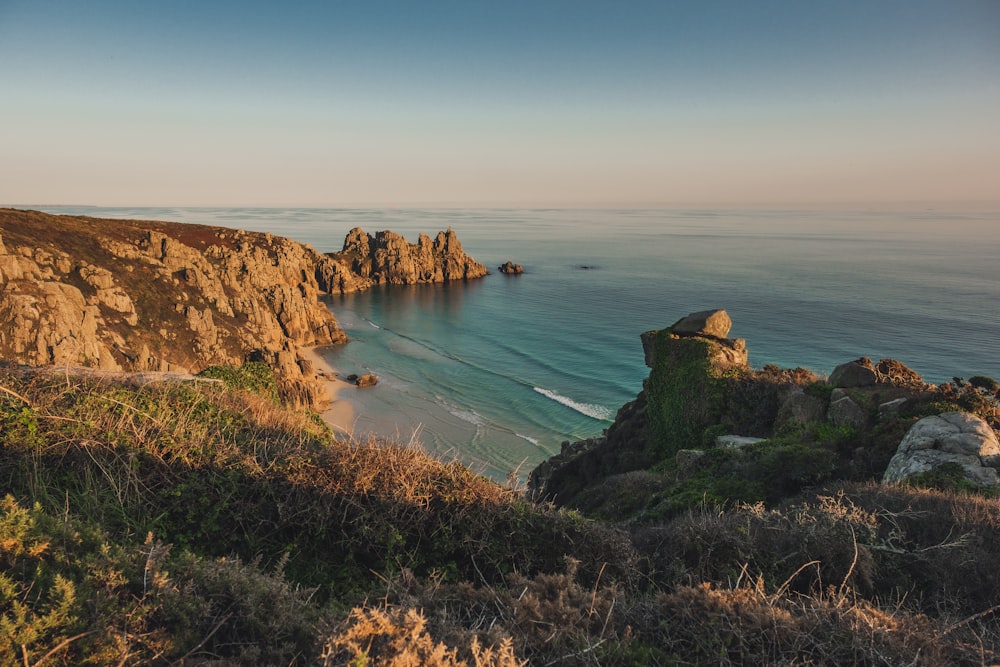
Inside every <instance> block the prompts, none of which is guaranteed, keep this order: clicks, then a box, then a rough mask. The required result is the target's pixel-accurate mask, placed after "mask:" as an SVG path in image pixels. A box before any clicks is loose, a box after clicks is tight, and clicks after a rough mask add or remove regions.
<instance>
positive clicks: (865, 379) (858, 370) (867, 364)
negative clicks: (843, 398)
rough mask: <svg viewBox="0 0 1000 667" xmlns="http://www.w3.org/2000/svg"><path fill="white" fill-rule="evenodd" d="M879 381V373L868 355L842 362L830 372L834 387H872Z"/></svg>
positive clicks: (831, 382)
mask: <svg viewBox="0 0 1000 667" xmlns="http://www.w3.org/2000/svg"><path fill="white" fill-rule="evenodd" d="M877 382H878V375H877V374H876V372H875V368H874V367H873V366H872V362H871V359H868V358H867V357H861V358H860V359H858V360H856V361H848V362H847V363H846V364H841V365H839V366H837V367H836V368H835V369H833V373H830V384H832V385H833V386H834V387H871V386H873V385H875V384H876V383H877Z"/></svg>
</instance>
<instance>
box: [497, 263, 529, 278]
mask: <svg viewBox="0 0 1000 667" xmlns="http://www.w3.org/2000/svg"><path fill="white" fill-rule="evenodd" d="M497 271H499V272H500V273H505V274H507V275H511V276H513V275H519V274H522V273H524V267H523V266H521V265H520V264H515V263H514V262H512V261H510V260H509V259H508V260H507V261H506V262H504V263H503V264H501V265H500V266H498V267H497Z"/></svg>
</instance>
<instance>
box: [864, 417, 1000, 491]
mask: <svg viewBox="0 0 1000 667" xmlns="http://www.w3.org/2000/svg"><path fill="white" fill-rule="evenodd" d="M945 463H956V464H958V465H960V466H961V467H962V472H963V474H964V475H965V477H966V478H967V479H969V480H970V481H972V482H974V483H975V484H979V485H984V486H1000V475H998V474H997V469H998V468H1000V441H998V440H997V435H996V433H995V432H994V431H993V429H992V428H990V426H989V424H987V423H986V422H985V421H983V420H982V419H980V418H979V417H977V416H976V415H973V414H969V413H967V412H946V413H943V414H940V415H934V416H931V417H924V418H923V419H921V420H920V421H918V422H917V423H916V424H914V425H913V426H912V427H910V430H909V431H908V432H907V434H906V436H905V437H904V438H903V440H902V442H900V443H899V448H898V449H897V450H896V454H895V455H894V456H893V457H892V459H891V460H890V461H889V466H888V468H886V471H885V475H883V477H882V481H883V482H899V481H903V480H906V479H908V478H910V477H912V476H914V475H918V474H920V473H923V472H927V471H930V470H933V469H934V468H937V467H938V466H941V465H943V464H945Z"/></svg>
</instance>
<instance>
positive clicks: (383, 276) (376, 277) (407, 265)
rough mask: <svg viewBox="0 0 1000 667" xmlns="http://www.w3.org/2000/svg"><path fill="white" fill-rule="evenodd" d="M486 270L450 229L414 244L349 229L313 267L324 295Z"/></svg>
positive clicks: (446, 278)
mask: <svg viewBox="0 0 1000 667" xmlns="http://www.w3.org/2000/svg"><path fill="white" fill-rule="evenodd" d="M488 273H489V271H487V270H486V267H485V266H484V265H483V264H480V263H479V262H477V261H476V260H475V259H473V258H472V257H470V256H469V255H467V254H466V253H465V251H464V250H463V248H462V243H461V242H460V241H459V240H458V235H457V234H456V233H455V230H453V229H452V228H451V227H449V228H448V230H447V231H443V232H438V235H437V236H436V237H435V238H434V239H433V240H431V238H430V237H429V236H427V235H426V234H421V235H420V236H419V238H418V240H417V242H416V243H410V242H408V241H407V240H406V239H405V238H403V237H402V236H400V235H399V234H396V233H395V232H391V231H381V232H376V233H375V235H374V236H373V235H371V234H368V233H366V232H365V231H364V230H362V229H361V228H360V227H355V228H354V229H352V230H351V231H350V232H348V233H347V237H346V238H345V239H344V247H343V249H342V250H341V251H340V252H337V253H330V254H328V255H326V256H325V259H324V261H323V262H322V263H321V264H320V265H319V270H318V275H319V279H320V284H321V286H322V287H323V289H325V290H326V291H329V292H341V293H347V292H355V291H358V290H363V289H367V288H369V287H371V286H373V285H416V284H424V283H441V282H452V281H458V280H470V279H473V278H482V277H483V276H485V275H487V274H488Z"/></svg>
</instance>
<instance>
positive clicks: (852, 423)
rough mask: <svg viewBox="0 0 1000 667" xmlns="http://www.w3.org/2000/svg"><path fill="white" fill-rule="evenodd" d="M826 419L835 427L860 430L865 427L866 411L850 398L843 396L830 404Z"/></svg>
mask: <svg viewBox="0 0 1000 667" xmlns="http://www.w3.org/2000/svg"><path fill="white" fill-rule="evenodd" d="M826 418H827V419H828V420H830V422H831V423H832V424H833V425H834V426H849V427H851V428H854V429H860V428H861V427H862V426H864V425H865V418H866V415H865V411H864V409H862V407H861V406H860V405H858V404H857V403H855V402H854V399H853V398H851V397H850V396H841V397H840V398H838V399H837V400H835V401H831V402H830V407H829V408H828V409H827V411H826Z"/></svg>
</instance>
